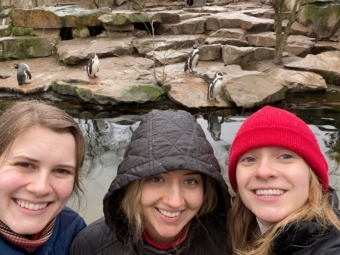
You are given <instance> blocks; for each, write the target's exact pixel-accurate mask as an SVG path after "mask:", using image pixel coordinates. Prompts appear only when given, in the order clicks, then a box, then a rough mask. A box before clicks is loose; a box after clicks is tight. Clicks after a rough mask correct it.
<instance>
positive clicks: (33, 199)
mask: <svg viewBox="0 0 340 255" xmlns="http://www.w3.org/2000/svg"><path fill="white" fill-rule="evenodd" d="M75 171H76V145H75V139H74V137H73V135H72V134H71V133H67V132H61V133H57V132H54V131H52V130H50V129H48V128H44V127H39V126H34V127H30V128H28V129H26V130H24V132H22V133H21V134H19V135H18V137H17V138H16V139H15V140H14V142H13V144H12V145H11V146H10V147H9V148H8V149H7V150H5V152H4V153H3V154H2V155H1V157H0V212H1V213H0V220H1V221H2V222H3V223H4V224H6V225H7V226H8V227H9V228H10V229H11V230H12V231H14V232H16V233H18V234H24V235H30V234H36V233H38V232H40V231H41V230H42V229H43V228H44V227H45V226H46V225H47V224H48V223H49V222H50V221H51V220H52V219H53V218H55V217H56V216H57V214H58V213H59V212H60V211H61V210H62V209H63V208H64V206H65V205H66V203H67V201H68V199H69V197H70V195H71V193H72V190H73V185H74V176H75Z"/></svg>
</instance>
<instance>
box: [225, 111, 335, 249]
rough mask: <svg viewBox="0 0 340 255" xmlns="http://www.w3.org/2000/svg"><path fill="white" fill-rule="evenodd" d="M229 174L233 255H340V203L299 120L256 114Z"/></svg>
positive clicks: (236, 147) (240, 138) (237, 142)
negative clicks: (234, 193)
mask: <svg viewBox="0 0 340 255" xmlns="http://www.w3.org/2000/svg"><path fill="white" fill-rule="evenodd" d="M228 173H229V180H230V184H231V186H232V188H233V189H234V191H235V192H236V198H235V200H234V202H233V205H232V209H231V211H230V213H229V218H228V220H229V233H230V238H231V242H232V244H233V249H234V254H247V255H270V254H273V255H274V254H275V255H290V254H296V255H298V254H299V255H305V254H310V255H325V254H328V255H330V254H334V255H335V254H340V220H339V210H338V199H337V196H336V194H335V192H334V190H333V189H332V188H331V187H329V180H328V165H327V162H326V160H325V157H324V155H323V154H322V152H321V150H320V147H319V145H318V142H317V140H316V138H315V136H314V134H313V132H312V131H311V130H310V129H309V127H308V126H307V125H306V123H304V122H303V121H302V120H301V119H300V118H298V117H296V116H295V115H294V114H292V113H290V112H288V111H285V110H282V109H278V108H274V107H270V106H266V107H264V108H262V109H261V110H259V111H257V112H256V113H254V114H252V115H251V116H250V117H249V118H248V119H247V120H246V121H245V122H244V123H243V124H242V126H241V127H240V129H239V131H238V132H237V134H236V137H235V139H234V141H233V143H232V146H231V149H230V154H229V162H228Z"/></svg>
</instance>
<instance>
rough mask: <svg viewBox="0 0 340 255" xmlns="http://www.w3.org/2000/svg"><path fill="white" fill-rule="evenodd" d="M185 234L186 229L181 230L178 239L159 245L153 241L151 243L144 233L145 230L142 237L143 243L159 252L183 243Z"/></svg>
mask: <svg viewBox="0 0 340 255" xmlns="http://www.w3.org/2000/svg"><path fill="white" fill-rule="evenodd" d="M186 234H187V229H186V228H185V229H183V230H182V232H181V233H180V234H179V235H178V237H177V238H176V240H174V241H173V242H171V243H169V244H160V243H156V242H155V241H153V240H152V239H151V237H150V236H149V235H148V233H146V231H145V229H144V231H143V237H144V239H145V241H146V242H147V243H148V244H150V245H151V246H153V247H155V248H157V249H159V250H163V251H166V250H169V249H171V248H174V247H176V246H177V245H179V244H180V243H181V242H183V240H184V239H185V237H186Z"/></svg>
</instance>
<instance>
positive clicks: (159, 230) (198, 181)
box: [140, 170, 203, 244]
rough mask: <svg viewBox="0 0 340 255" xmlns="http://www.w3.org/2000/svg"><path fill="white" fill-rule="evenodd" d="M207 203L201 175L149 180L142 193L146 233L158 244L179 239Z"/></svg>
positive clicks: (165, 175)
mask: <svg viewBox="0 0 340 255" xmlns="http://www.w3.org/2000/svg"><path fill="white" fill-rule="evenodd" d="M202 202H203V179H202V176H201V175H200V174H199V173H198V172H194V171H189V170H176V171H172V172H168V173H163V174H159V175H155V176H152V177H150V178H148V179H147V180H146V181H145V183H144V185H143V188H142V192H141V199H140V203H141V207H142V213H143V215H144V217H145V221H146V223H145V229H146V231H147V233H148V235H149V236H150V237H151V239H152V240H153V241H155V242H157V243H161V244H168V243H171V242H173V241H174V240H176V239H177V237H178V236H179V234H180V233H181V231H182V230H183V229H184V227H185V226H186V225H187V224H188V223H189V222H190V221H191V219H192V218H193V217H194V216H195V215H196V214H197V212H198V211H199V209H200V208H201V206H202Z"/></svg>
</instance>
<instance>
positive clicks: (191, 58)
mask: <svg viewBox="0 0 340 255" xmlns="http://www.w3.org/2000/svg"><path fill="white" fill-rule="evenodd" d="M198 53H199V50H198V45H197V44H194V45H193V47H192V51H191V52H190V54H189V55H188V57H187V60H186V61H185V65H184V72H186V71H188V70H189V72H190V73H195V71H194V67H196V66H197V64H198V57H199V55H198Z"/></svg>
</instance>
